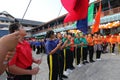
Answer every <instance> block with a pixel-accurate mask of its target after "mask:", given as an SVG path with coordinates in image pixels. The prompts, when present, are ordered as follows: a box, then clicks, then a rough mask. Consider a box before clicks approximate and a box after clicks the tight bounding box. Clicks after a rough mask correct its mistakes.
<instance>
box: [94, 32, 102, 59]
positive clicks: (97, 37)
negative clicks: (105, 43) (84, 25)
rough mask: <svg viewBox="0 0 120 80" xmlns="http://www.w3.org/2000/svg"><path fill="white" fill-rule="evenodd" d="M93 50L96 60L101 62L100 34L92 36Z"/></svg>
mask: <svg viewBox="0 0 120 80" xmlns="http://www.w3.org/2000/svg"><path fill="white" fill-rule="evenodd" d="M93 40H94V44H95V45H94V49H95V52H96V59H97V60H101V52H102V38H101V35H100V34H97V33H95V34H94V38H93Z"/></svg>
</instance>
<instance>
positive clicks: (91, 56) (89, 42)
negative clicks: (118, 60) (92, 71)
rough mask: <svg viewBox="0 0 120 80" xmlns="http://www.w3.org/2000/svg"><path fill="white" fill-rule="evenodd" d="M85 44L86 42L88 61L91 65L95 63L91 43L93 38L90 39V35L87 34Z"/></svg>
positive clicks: (92, 44)
mask: <svg viewBox="0 0 120 80" xmlns="http://www.w3.org/2000/svg"><path fill="white" fill-rule="evenodd" d="M87 42H88V53H89V61H90V62H91V63H92V62H95V61H94V60H93V54H94V43H93V37H92V35H91V34H88V36H87Z"/></svg>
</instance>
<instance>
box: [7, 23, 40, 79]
mask: <svg viewBox="0 0 120 80" xmlns="http://www.w3.org/2000/svg"><path fill="white" fill-rule="evenodd" d="M15 31H20V32H21V35H23V37H21V38H20V39H19V43H18V45H17V47H16V51H15V55H14V57H13V58H12V59H11V60H10V62H9V63H8V66H9V67H8V70H7V71H8V80H9V79H10V78H11V77H13V79H12V80H32V75H35V74H37V73H38V71H39V67H35V68H33V69H32V67H31V65H32V63H33V62H35V63H37V64H40V63H41V60H36V59H34V58H32V49H31V47H30V44H29V43H28V42H27V41H25V40H24V36H25V35H26V31H25V30H24V28H23V27H22V25H20V24H19V23H13V24H11V25H10V26H9V32H10V33H13V32H15Z"/></svg>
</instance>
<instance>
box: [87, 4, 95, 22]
mask: <svg viewBox="0 0 120 80" xmlns="http://www.w3.org/2000/svg"><path fill="white" fill-rule="evenodd" d="M93 12H94V3H91V5H90V6H89V8H88V22H92V21H93Z"/></svg>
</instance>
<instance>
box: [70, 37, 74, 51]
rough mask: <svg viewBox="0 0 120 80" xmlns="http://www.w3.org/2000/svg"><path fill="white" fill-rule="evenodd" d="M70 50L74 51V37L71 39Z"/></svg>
mask: <svg viewBox="0 0 120 80" xmlns="http://www.w3.org/2000/svg"><path fill="white" fill-rule="evenodd" d="M70 50H71V51H74V39H72V40H71V46H70Z"/></svg>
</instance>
